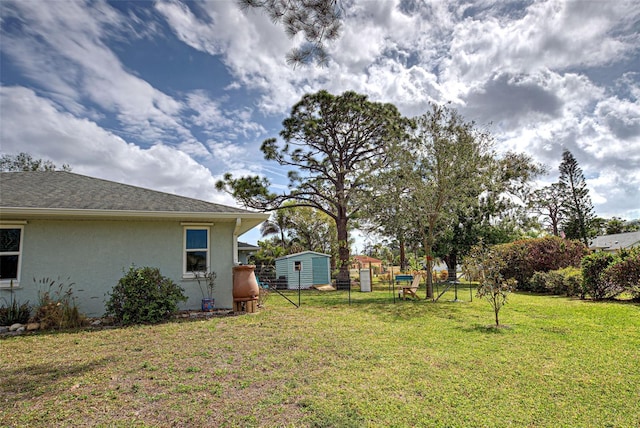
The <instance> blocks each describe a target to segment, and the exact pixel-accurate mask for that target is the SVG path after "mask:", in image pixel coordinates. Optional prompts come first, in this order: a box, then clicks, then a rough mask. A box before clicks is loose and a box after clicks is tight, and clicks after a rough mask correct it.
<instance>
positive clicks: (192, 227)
mask: <svg viewBox="0 0 640 428" xmlns="http://www.w3.org/2000/svg"><path fill="white" fill-rule="evenodd" d="M183 226H184V227H183V231H182V277H183V278H187V279H190V278H195V275H194V273H193V272H187V252H188V251H206V253H207V256H206V264H207V267H206V269H209V266H211V227H210V226H209V225H198V224H194V225H189V224H183ZM188 230H206V231H207V247H206V248H189V249H187V231H188Z"/></svg>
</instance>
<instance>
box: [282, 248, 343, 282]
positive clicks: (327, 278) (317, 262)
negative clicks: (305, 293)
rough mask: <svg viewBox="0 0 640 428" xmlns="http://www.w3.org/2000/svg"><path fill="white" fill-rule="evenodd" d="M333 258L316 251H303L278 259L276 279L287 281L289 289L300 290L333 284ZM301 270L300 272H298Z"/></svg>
mask: <svg viewBox="0 0 640 428" xmlns="http://www.w3.org/2000/svg"><path fill="white" fill-rule="evenodd" d="M330 261H331V256H330V255H329V254H323V253H317V252H315V251H303V252H301V253H296V254H289V255H288V256H284V257H280V258H277V259H276V277H277V278H282V277H285V278H286V279H287V288H289V289H297V288H298V278H300V288H309V287H311V286H313V285H326V284H330V283H331V263H330ZM298 269H300V271H298Z"/></svg>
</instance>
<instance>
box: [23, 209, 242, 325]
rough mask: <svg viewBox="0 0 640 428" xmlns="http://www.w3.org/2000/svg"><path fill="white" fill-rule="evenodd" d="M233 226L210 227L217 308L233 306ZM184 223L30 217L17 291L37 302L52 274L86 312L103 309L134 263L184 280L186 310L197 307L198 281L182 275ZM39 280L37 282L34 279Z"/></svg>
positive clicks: (176, 279) (91, 313) (97, 313)
mask: <svg viewBox="0 0 640 428" xmlns="http://www.w3.org/2000/svg"><path fill="white" fill-rule="evenodd" d="M232 226H233V224H231V223H228V224H226V225H225V224H220V225H215V224H214V225H213V226H210V228H211V229H210V236H211V241H212V242H214V245H211V248H210V251H211V256H210V257H211V269H210V270H213V271H215V272H216V274H217V280H216V290H215V292H214V298H215V299H216V307H220V308H231V307H232V300H233V299H232V288H231V286H232V283H231V274H232V268H233V257H232V255H233V245H232V235H233V227H232ZM183 233H184V226H183V225H182V224H181V222H168V221H154V222H144V221H101V220H99V221H60V220H53V221H52V220H30V221H28V222H27V224H25V225H24V238H23V239H24V243H23V251H22V257H23V259H22V272H21V278H20V279H21V281H20V289H19V290H17V291H18V295H19V296H20V298H21V300H29V301H30V302H32V303H36V302H37V301H38V291H39V289H41V288H42V286H41V285H40V284H38V283H37V280H39V279H42V278H50V279H55V280H58V279H59V280H60V281H61V282H62V283H64V284H66V285H69V283H71V282H72V283H74V285H73V287H72V289H73V295H74V296H75V297H76V300H77V303H78V305H79V306H80V307H81V308H82V310H83V312H84V313H86V314H87V315H89V316H100V315H102V314H103V313H104V303H105V302H106V299H107V298H108V296H105V294H106V293H107V292H108V291H111V289H112V288H113V286H114V285H116V284H117V283H118V280H119V279H120V278H121V277H122V276H123V275H124V272H125V271H127V270H128V269H129V267H130V266H131V265H135V266H138V267H142V266H151V267H158V268H160V272H161V273H162V274H163V275H164V276H166V277H169V278H171V279H172V280H173V281H174V282H176V283H177V284H179V285H180V286H181V287H182V288H183V289H184V290H185V295H187V296H188V298H189V300H188V301H187V302H184V303H183V304H182V307H183V309H188V308H198V307H199V306H200V300H201V298H202V293H201V291H200V288H199V287H198V284H197V282H196V281H195V280H194V279H191V278H188V279H185V278H183V272H182V263H183V256H182V253H183V251H184V250H183ZM34 278H35V280H36V281H34Z"/></svg>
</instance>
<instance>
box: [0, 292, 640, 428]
mask: <svg viewBox="0 0 640 428" xmlns="http://www.w3.org/2000/svg"><path fill="white" fill-rule="evenodd" d="M421 293H422V294H421V295H424V290H421ZM290 294H291V295H290V298H291V299H292V300H294V301H297V300H296V299H297V292H290ZM459 298H460V299H464V300H466V301H465V302H452V301H451V300H453V292H448V293H447V294H445V295H444V296H443V297H442V298H441V299H440V301H439V302H438V303H433V302H428V301H424V300H422V301H396V302H395V303H394V302H393V299H392V295H391V294H390V293H389V292H388V291H386V290H384V289H379V290H377V291H374V292H373V293H359V292H352V293H351V304H350V305H349V295H348V293H347V292H342V291H340V292H326V293H323V292H315V291H305V292H303V294H302V306H301V307H300V308H298V309H296V308H295V307H293V306H292V305H291V304H289V303H288V302H287V301H286V300H284V299H282V298H281V297H279V296H277V295H275V294H274V295H272V296H271V297H270V298H269V300H268V302H267V308H266V309H264V310H262V311H260V312H259V313H258V314H256V315H247V316H239V317H228V318H211V319H207V320H197V321H189V322H172V323H166V324H161V325H156V326H133V327H126V328H119V329H108V330H97V331H78V332H58V333H55V334H48V333H39V334H33V335H25V336H19V337H9V338H4V339H2V340H0V373H1V376H0V397H1V398H0V399H1V400H2V403H1V404H2V405H0V426H12V427H20V426H30V427H33V426H35V427H45V426H46V427H48V426H204V425H209V426H227V427H247V426H318V427H320V426H322V427H324V426H332V427H350V426H353V427H362V426H427V427H429V426H434V427H442V426H449V427H467V426H491V427H502V426H505V427H506V426H531V427H557V426H599V427H604V426H612V427H613V426H615V427H636V426H638V425H640V410H639V407H638V399H639V396H640V388H639V387H638V385H640V364H638V361H640V316H639V315H640V307H639V306H638V305H637V304H621V303H616V302H600V303H593V302H588V301H579V300H572V299H566V298H558V297H550V296H536V295H529V294H513V295H511V296H510V298H509V302H508V304H507V305H506V306H505V307H504V308H503V309H502V311H501V312H500V319H501V322H504V324H505V326H506V328H500V329H496V328H493V327H492V326H491V324H492V320H493V318H492V317H493V313H492V309H491V307H490V306H489V304H488V303H486V302H484V301H479V300H476V299H475V297H474V300H473V302H470V301H469V290H468V289H466V288H462V289H460V290H459Z"/></svg>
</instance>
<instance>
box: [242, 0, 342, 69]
mask: <svg viewBox="0 0 640 428" xmlns="http://www.w3.org/2000/svg"><path fill="white" fill-rule="evenodd" d="M238 3H239V4H240V7H241V8H242V9H249V8H253V9H261V10H263V11H264V12H266V13H267V14H268V15H269V17H270V18H271V20H272V21H273V22H274V23H279V24H282V25H283V26H284V29H285V32H286V33H287V35H288V36H289V37H291V38H293V37H295V36H296V35H298V34H302V35H303V37H304V40H305V42H304V43H302V44H301V45H300V46H299V47H297V48H294V49H292V50H291V52H289V54H288V55H287V63H289V64H292V65H300V64H309V63H311V62H315V63H316V64H318V65H325V64H326V63H327V62H328V58H329V57H328V55H327V51H326V49H325V41H327V40H328V41H331V40H335V39H337V38H338V37H339V35H340V28H341V26H342V14H341V7H340V2H339V1H338V0H312V1H309V0H238Z"/></svg>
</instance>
